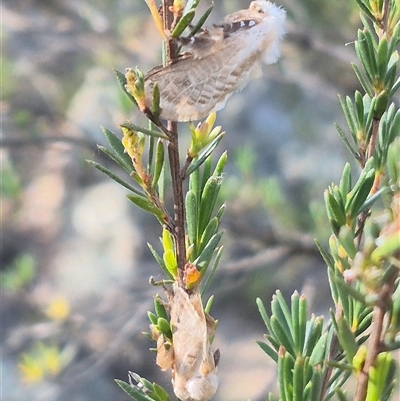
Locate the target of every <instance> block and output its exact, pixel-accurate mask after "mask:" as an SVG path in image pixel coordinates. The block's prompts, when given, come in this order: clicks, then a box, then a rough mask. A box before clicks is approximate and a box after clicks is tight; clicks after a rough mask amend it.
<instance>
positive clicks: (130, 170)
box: [97, 145, 135, 178]
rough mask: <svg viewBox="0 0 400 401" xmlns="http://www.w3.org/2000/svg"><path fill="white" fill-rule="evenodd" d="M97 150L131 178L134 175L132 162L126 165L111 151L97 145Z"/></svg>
mask: <svg viewBox="0 0 400 401" xmlns="http://www.w3.org/2000/svg"><path fill="white" fill-rule="evenodd" d="M97 149H99V150H100V152H102V153H104V154H105V155H106V156H108V157H109V158H110V159H111V160H113V161H114V162H115V163H117V164H118V166H120V167H121V168H122V169H123V170H125V171H126V172H127V173H128V174H129V175H130V176H131V177H132V178H133V176H134V174H135V170H134V168H133V165H132V161H131V163H130V165H127V164H126V163H124V161H123V160H122V159H121V158H120V157H118V155H117V154H116V153H115V152H114V151H113V150H111V149H108V148H106V147H104V146H102V145H97Z"/></svg>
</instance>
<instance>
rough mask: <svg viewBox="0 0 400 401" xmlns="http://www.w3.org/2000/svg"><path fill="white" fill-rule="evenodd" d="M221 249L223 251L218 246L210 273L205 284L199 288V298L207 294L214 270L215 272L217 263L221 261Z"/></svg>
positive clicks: (221, 247)
mask: <svg viewBox="0 0 400 401" xmlns="http://www.w3.org/2000/svg"><path fill="white" fill-rule="evenodd" d="M223 249H224V247H223V246H220V247H219V248H218V251H217V255H216V256H215V259H214V262H213V264H212V267H211V270H210V273H209V275H208V276H207V279H206V282H205V283H204V284H203V285H202V287H201V296H203V295H204V294H205V293H206V292H207V290H208V288H209V287H210V284H211V281H212V279H213V277H214V274H215V272H216V270H217V267H218V265H219V261H220V260H221V256H222V251H223ZM203 276H204V275H203Z"/></svg>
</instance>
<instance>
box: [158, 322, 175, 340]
mask: <svg viewBox="0 0 400 401" xmlns="http://www.w3.org/2000/svg"><path fill="white" fill-rule="evenodd" d="M157 326H158V328H159V330H160V331H161V333H162V334H164V336H165V337H167V338H172V331H171V326H170V324H169V321H168V320H167V319H165V318H163V317H159V318H158V319H157Z"/></svg>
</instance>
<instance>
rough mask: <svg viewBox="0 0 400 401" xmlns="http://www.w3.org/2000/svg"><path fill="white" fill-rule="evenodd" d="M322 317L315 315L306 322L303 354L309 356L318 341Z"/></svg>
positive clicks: (320, 333) (321, 327)
mask: <svg viewBox="0 0 400 401" xmlns="http://www.w3.org/2000/svg"><path fill="white" fill-rule="evenodd" d="M323 325H324V321H323V319H322V317H316V318H313V319H311V320H309V321H308V322H307V328H306V339H305V348H304V355H307V356H310V355H311V354H312V351H313V350H314V348H315V345H316V344H317V343H318V341H319V339H320V337H321V335H322V330H323Z"/></svg>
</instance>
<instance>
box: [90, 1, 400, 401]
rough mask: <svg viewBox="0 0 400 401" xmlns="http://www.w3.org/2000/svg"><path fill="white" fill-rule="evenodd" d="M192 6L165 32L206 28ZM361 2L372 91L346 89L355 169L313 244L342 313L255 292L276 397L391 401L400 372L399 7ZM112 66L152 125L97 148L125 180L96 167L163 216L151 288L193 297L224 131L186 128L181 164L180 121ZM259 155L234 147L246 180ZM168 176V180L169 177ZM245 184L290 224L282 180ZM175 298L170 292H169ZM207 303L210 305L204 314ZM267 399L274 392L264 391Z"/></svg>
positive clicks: (205, 249) (146, 400) (168, 335)
mask: <svg viewBox="0 0 400 401" xmlns="http://www.w3.org/2000/svg"><path fill="white" fill-rule="evenodd" d="M147 4H148V6H149V8H150V10H151V13H152V15H153V18H154V20H155V23H156V26H157V28H158V29H159V31H160V34H161V36H162V37H163V38H164V39H165V36H166V35H165V29H169V28H171V27H170V26H168V27H166V26H164V27H161V25H160V24H162V21H161V20H162V19H161V18H160V16H159V15H158V14H157V12H156V7H155V3H154V1H151V0H147ZM198 4H199V1H198V0H191V1H188V2H186V3H185V2H182V1H175V2H174V3H173V7H170V8H169V12H171V13H175V17H176V16H177V15H179V18H177V19H176V21H177V24H176V25H175V26H174V27H173V29H172V28H171V30H170V31H169V32H170V35H171V37H173V38H178V37H179V36H181V35H182V34H183V33H184V32H186V36H188V37H190V36H192V35H194V34H195V33H196V32H198V31H199V29H200V28H201V26H202V24H203V23H204V21H205V20H206V18H207V17H208V15H209V14H210V12H211V10H212V6H211V7H209V9H207V11H206V12H205V13H204V15H203V16H201V17H200V18H199V20H198V22H197V24H195V25H194V27H192V26H191V25H190V24H191V23H192V21H194V19H195V14H196V7H197V6H198ZM356 4H357V6H358V7H359V9H360V10H361V21H362V24H363V27H362V29H359V30H358V33H357V40H356V41H355V53H356V55H357V58H358V63H357V64H353V65H352V67H353V70H354V72H355V74H356V76H357V78H358V80H359V82H360V86H361V88H362V89H363V91H364V93H361V92H360V91H356V92H355V94H354V96H353V97H351V96H347V97H345V98H343V97H339V102H340V105H341V107H342V110H343V113H344V116H345V120H346V123H347V126H348V127H347V128H346V129H343V128H342V127H340V126H338V125H336V128H337V131H338V134H339V135H340V137H341V138H342V139H343V141H344V143H345V145H346V147H347V148H348V150H349V151H350V154H351V155H352V156H353V157H354V159H355V161H356V162H358V164H359V170H357V169H355V168H351V167H350V163H346V165H345V166H344V168H343V172H342V176H341V178H340V181H339V183H338V184H335V183H332V185H330V186H329V187H328V189H327V190H326V191H325V193H324V199H325V208H326V214H327V216H328V220H329V223H330V229H331V235H330V238H329V243H328V247H327V249H326V248H325V247H324V246H322V245H321V244H320V243H318V242H317V247H318V249H319V250H320V252H321V255H322V257H323V259H324V260H325V262H326V264H327V273H328V278H329V283H330V289H331V295H332V299H333V302H334V308H333V309H332V310H331V311H330V313H329V320H328V321H327V323H326V324H324V319H323V317H316V316H315V315H313V314H312V315H311V316H309V314H308V306H307V300H306V298H305V296H304V295H299V294H298V293H297V292H295V293H294V294H293V295H292V298H291V302H290V304H288V303H287V302H286V300H285V299H284V297H283V296H282V294H281V292H280V291H277V292H276V294H275V295H274V296H273V299H272V302H271V313H270V314H268V313H267V311H266V309H265V307H264V305H263V303H262V302H261V300H260V299H257V306H258V308H259V312H260V314H261V316H262V319H263V321H264V323H265V326H266V328H267V334H266V335H265V342H258V345H259V346H260V347H261V349H262V350H263V351H264V352H265V353H266V354H267V355H268V356H269V357H270V358H271V359H272V360H273V361H274V362H275V363H276V364H277V376H278V387H279V396H278V397H279V398H278V399H279V400H280V401H322V400H330V399H337V400H341V401H345V400H349V399H350V398H348V395H347V393H348V392H350V393H351V395H350V397H352V398H351V399H353V400H355V401H375V400H376V401H385V400H389V399H390V398H391V396H392V394H393V389H394V385H395V380H394V378H395V377H396V374H398V366H397V365H396V364H395V362H394V359H393V356H392V351H393V350H395V349H398V348H400V300H399V299H400V296H399V294H400V293H399V291H400V284H399V282H400V273H399V272H400V262H399V255H400V240H399V238H400V231H399V225H398V222H399V221H400V214H399V208H398V206H399V203H400V179H399V177H400V173H399V170H400V156H399V155H400V137H399V136H400V112H399V110H398V109H397V108H396V107H397V106H396V105H395V104H394V103H391V102H392V98H393V96H394V95H395V94H396V93H398V90H399V88H400V77H399V76H398V66H399V54H398V50H397V48H398V45H399V43H400V9H399V3H398V1H394V0H389V1H383V0H356ZM165 23H166V22H165V19H164V24H165ZM174 40H175V39H174ZM168 52H169V53H168ZM170 52H171V47H170V48H168V46H164V56H167V57H166V58H165V61H166V60H167V59H168V57H169V61H171V53H170ZM115 75H116V78H117V80H118V82H119V84H120V86H121V88H122V90H123V92H124V93H125V95H126V96H127V97H128V98H129V99H130V100H131V101H132V102H133V104H135V105H136V106H137V107H138V108H139V109H140V110H141V111H142V112H143V114H144V115H145V116H146V117H147V119H148V120H149V123H148V127H141V126H138V125H136V124H134V123H132V122H130V121H127V122H125V123H123V124H122V125H121V129H122V133H123V138H122V140H121V139H119V137H118V136H116V135H115V134H113V133H112V132H111V131H109V130H107V129H104V134H105V136H106V138H107V141H108V144H109V148H105V147H99V149H100V150H101V151H102V152H103V153H104V154H106V155H107V156H109V157H110V158H111V159H112V160H113V161H114V162H115V163H116V164H117V165H118V166H119V168H120V169H121V170H122V171H123V172H124V173H125V175H126V174H127V175H128V176H129V179H130V180H126V179H125V178H121V177H119V176H118V175H117V174H114V173H113V172H111V171H110V170H109V169H107V168H106V167H104V166H101V165H99V164H98V163H96V162H93V161H90V163H91V164H92V165H93V166H94V167H96V168H97V169H99V170H100V171H102V172H103V173H104V174H106V175H108V176H109V177H110V178H112V179H113V180H115V181H116V182H118V183H119V184H120V185H122V186H124V187H125V188H126V189H127V190H128V191H129V194H128V199H129V200H131V201H132V202H133V203H134V204H135V205H136V206H138V207H139V208H140V209H142V210H144V211H146V212H148V213H150V214H151V215H153V216H154V217H155V218H156V219H157V221H158V222H159V223H160V226H161V232H162V234H161V238H160V241H161V247H162V251H161V252H160V253H159V252H158V251H157V250H156V249H155V247H153V246H152V245H150V244H149V248H150V251H151V253H152V255H153V256H154V258H155V261H156V262H157V263H158V265H159V266H160V268H161V270H162V272H163V273H164V274H165V278H164V279H162V280H161V281H160V282H158V283H157V282H155V281H154V279H151V283H152V284H161V285H163V286H164V287H165V288H166V289H167V286H168V285H169V284H171V283H174V284H177V285H179V286H180V287H181V288H183V289H184V290H186V294H190V293H191V291H193V290H197V289H198V288H199V287H201V294H202V295H204V293H205V291H206V290H207V288H208V286H209V283H210V280H211V279H212V277H213V275H214V273H215V270H216V268H217V266H218V263H219V260H220V258H221V254H222V246H220V240H221V237H222V231H221V230H220V221H221V217H222V215H223V213H224V210H225V205H222V206H220V207H218V205H219V203H220V200H219V195H220V188H221V183H222V177H223V172H224V167H225V165H226V162H227V155H226V153H223V154H222V155H221V156H220V157H219V159H218V160H217V162H216V163H215V164H214V162H213V159H212V153H213V152H214V150H215V148H216V146H217V145H218V144H219V143H220V141H221V139H222V138H223V136H224V132H221V127H215V128H214V127H213V125H214V122H215V114H214V113H213V114H210V116H209V117H208V118H207V119H206V120H205V121H204V122H202V123H200V124H199V125H197V126H196V127H194V126H193V125H192V124H190V125H189V131H190V134H191V142H190V146H189V147H188V149H187V152H186V160H185V163H184V164H183V165H182V166H181V163H180V158H179V136H178V132H177V128H176V127H174V124H167V125H164V124H163V122H161V121H160V118H159V116H160V93H159V90H158V87H157V85H155V86H154V89H153V93H152V98H153V101H152V102H151V105H147V104H146V96H145V93H144V90H145V85H144V79H145V78H144V75H143V73H142V72H141V71H140V70H139V69H138V68H136V69H127V70H126V73H125V74H123V73H121V72H118V71H115ZM251 156H252V153H251V149H248V148H247V149H246V148H245V149H244V150H243V151H242V152H241V153H240V154H239V156H238V165H239V168H240V171H241V173H242V174H243V176H251V172H252V171H253V165H252V161H251V160H252V157H251ZM168 172H169V173H170V174H171V186H169V185H166V181H165V174H166V173H168ZM185 181H188V183H187V190H186V192H185V191H184V186H183V182H185ZM253 184H254V183H253ZM242 189H243V188H242ZM244 189H246V188H244ZM247 189H248V188H247ZM168 191H169V192H171V195H172V196H171V197H172V198H173V205H172V207H171V205H166V203H165V199H170V198H171V197H168V196H165V194H166V193H168ZM243 192H245V191H243ZM250 192H251V194H252V196H253V197H254V198H255V199H257V200H259V199H262V200H263V202H265V205H266V208H267V209H269V210H273V209H274V208H278V207H280V208H282V205H284V206H285V210H286V216H290V217H291V220H294V219H295V216H296V211H295V209H294V205H291V204H289V203H288V202H287V201H285V198H286V197H285V195H284V191H283V190H282V188H281V185H280V183H279V182H278V181H277V180H273V179H269V180H268V181H266V182H265V186H264V190H263V192H262V193H261V194H259V193H258V194H257V191H255V190H254V188H253V187H252V190H251V191H250ZM171 209H173V214H172V213H170V211H169V210H171ZM310 220H311V217H310ZM278 223H279V222H278ZM280 223H281V225H283V224H282V222H280ZM167 296H168V301H170V298H171V296H172V295H171V292H168V290H167ZM212 300H213V297H211V298H210V299H209V302H208V303H207V305H206V307H205V308H204V309H205V312H206V313H208V312H209V310H210V308H211V304H212ZM166 305H167V303H165V302H164V301H163V300H162V299H161V297H160V296H159V295H157V296H156V297H155V299H154V312H151V311H149V312H148V318H149V321H150V332H149V333H146V334H147V336H148V337H149V338H150V339H152V340H153V341H155V342H156V343H157V347H156V348H155V349H154V351H155V352H156V353H157V356H158V355H159V354H158V353H159V352H160V350H161V349H163V350H164V352H165V355H163V356H164V357H167V356H168V352H169V350H170V348H171V347H173V345H174V343H173V338H174V335H173V331H174V328H173V327H172V325H171V322H170V320H171V316H170V310H169V307H168V306H166ZM210 320H211V319H210ZM215 326H216V325H211V326H210V327H207V330H208V331H210V332H211V331H213V330H214V329H215ZM213 336H214V333H211V334H210V338H211V340H210V341H212V339H213ZM158 362H159V361H157V363H158ZM160 366H161V365H160ZM349 379H352V380H353V381H355V383H356V387H355V390H354V393H353V391H352V389H351V387H347V386H346V383H347V381H348V380H349ZM117 384H118V385H119V386H120V387H121V388H122V389H123V390H124V391H125V392H126V393H127V394H128V395H129V396H130V397H131V398H133V399H134V400H137V401H151V400H155V401H168V400H169V396H168V394H167V393H166V391H165V390H164V389H162V388H161V387H160V386H158V385H157V384H156V383H151V382H149V381H148V380H146V379H144V378H141V377H140V376H139V375H137V374H135V373H130V383H129V384H128V383H125V382H122V381H120V380H117ZM269 399H270V400H273V399H277V398H274V396H273V395H272V394H270V396H269Z"/></svg>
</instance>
